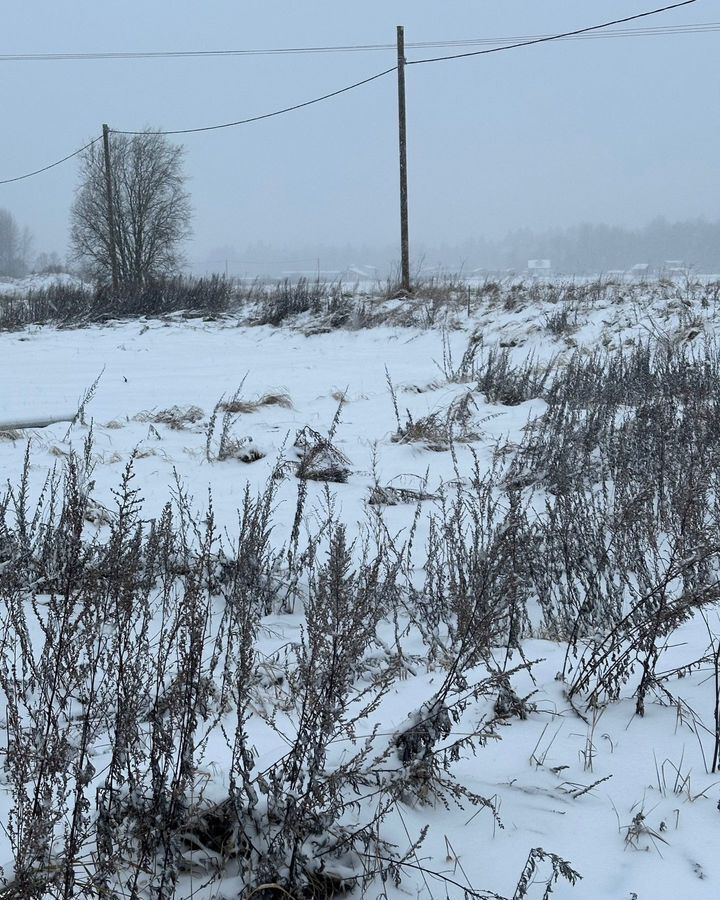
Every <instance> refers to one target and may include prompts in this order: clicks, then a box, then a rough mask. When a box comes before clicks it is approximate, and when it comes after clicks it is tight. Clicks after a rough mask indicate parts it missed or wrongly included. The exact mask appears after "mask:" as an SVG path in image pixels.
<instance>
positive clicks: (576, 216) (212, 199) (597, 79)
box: [0, 0, 720, 270]
mask: <svg viewBox="0 0 720 900" xmlns="http://www.w3.org/2000/svg"><path fill="white" fill-rule="evenodd" d="M652 5H653V4H652V0H644V2H640V0H633V2H627V0H624V2H618V0H606V2H603V3H602V4H597V3H594V4H590V3H577V2H573V0H546V2H544V3H537V2H535V0H505V2H503V3H502V4H500V3H495V4H490V3H477V2H475V0H472V2H470V0H468V2H458V0H449V2H444V3H442V4H439V3H437V2H430V0H405V2H395V3H387V2H385V0H382V2H381V0H366V2H365V3H362V4H338V3H337V2H336V0H335V2H329V0H318V2H314V3H312V4H298V3H294V2H287V0H272V2H268V0H265V2H259V0H255V2H246V3H243V4H239V3H237V2H234V0H218V2H215V3H213V4H211V5H207V4H198V3H196V2H190V0H175V2H173V3H172V4H169V3H163V4H157V3H155V4H150V3H147V2H140V0H123V2H122V3H120V2H117V0H105V2H103V3H97V2H96V0H92V2H91V0H76V2H73V3H72V4H59V3H57V2H54V0H35V2H33V3H32V4H29V3H28V4H21V3H19V2H6V3H5V4H3V6H4V9H3V26H2V41H1V43H0V53H17V52H40V51H48V52H52V51H58V52H62V51H68V52H92V51H118V50H178V49H180V50H185V49H218V48H227V49H237V48H250V47H282V46H303V45H327V44H333V45H334V44H349V43H356V44H362V43H376V42H392V41H393V40H394V36H395V26H396V24H404V25H405V26H406V32H407V40H408V41H409V42H415V41H428V40H449V39H468V38H480V37H496V36H497V37H502V36H506V35H526V34H538V33H548V32H554V31H561V30H567V29H571V28H577V27H582V26H586V25H590V24H593V23H595V22H598V21H602V20H606V19H610V18H613V17H616V16H626V15H631V14H633V13H635V12H640V11H642V10H643V9H647V8H649V7H651V6H652ZM717 11H718V4H717V3H716V2H712V0H699V2H698V3H696V4H695V5H693V6H690V7H687V8H686V9H683V10H679V11H676V12H673V13H669V14H667V15H663V16H660V17H657V18H656V19H652V20H647V21H646V23H645V24H652V25H672V24H687V23H692V22H705V21H711V20H713V19H717ZM717 40H718V35H717V34H716V33H708V34H693V35H682V34H680V35H670V36H662V37H652V38H650V37H645V38H633V39H627V38H621V39H617V40H584V41H576V42H564V43H557V44H550V45H544V46H539V47H532V48H527V49H522V50H516V51H512V52H508V53H502V54H497V55H493V56H488V57H480V58H475V59H467V60H458V61H454V62H447V63H442V64H438V65H427V66H417V67H412V68H410V69H409V70H408V113H409V137H410V165H409V170H410V192H411V196H410V203H411V208H410V212H411V235H412V239H413V242H414V244H415V245H417V244H424V245H426V246H430V247H433V248H440V247H442V246H448V245H449V246H456V245H461V244H462V243H463V242H465V241H468V240H470V241H473V240H477V239H481V238H487V239H498V238H500V237H501V236H502V235H504V234H505V233H506V232H508V231H511V230H513V229H516V228H530V229H535V230H540V231H542V230H545V229H548V228H557V227H566V226H572V225H574V224H576V223H580V222H586V221H588V222H607V223H612V224H616V225H622V226H625V227H630V228H633V227H636V226H640V225H643V224H645V223H647V222H649V221H650V220H652V219H653V218H655V217H657V216H664V217H666V218H667V219H668V220H671V221H672V220H685V219H693V218H696V217H705V218H707V219H709V220H716V219H717V218H718V198H719V197H720V169H719V168H718V165H717V160H718V158H720V129H719V128H718V123H717V97H718V86H719V83H720V74H719V72H718V67H717ZM435 52H436V51H434V52H433V55H434V53H435ZM421 53H422V51H417V50H410V51H408V57H409V58H411V59H412V58H418V56H419V55H421ZM393 64H394V54H393V52H392V51H383V52H375V53H356V54H328V55H317V56H252V57H242V58H237V57H226V58H212V59H192V60H189V59H177V60H136V61H95V62H80V61H67V62H66V61H63V62H5V61H3V62H0V84H1V85H2V96H3V126H4V128H3V131H4V140H3V142H2V147H1V148H0V179H2V178H6V177H12V176H14V175H17V174H21V173H23V172H25V171H28V170H30V169H34V168H36V167H39V166H42V165H44V164H46V163H48V162H51V161H53V160H55V159H57V158H59V157H60V156H63V155H64V154H66V153H68V152H70V151H72V150H73V149H75V148H76V147H78V146H80V145H81V144H83V143H84V142H86V141H87V140H89V139H91V138H92V137H94V136H96V135H97V134H98V133H99V132H100V127H101V124H102V123H103V122H108V123H109V124H110V125H111V126H112V127H115V128H119V129H124V128H129V129H134V128H142V127H144V126H154V127H159V128H169V129H174V128H186V127H194V126H202V125H209V124H214V123H219V122H223V121H228V120H233V119H237V118H242V117H245V116H249V115H255V114H258V113H263V112H266V111H269V110H273V109H276V108H279V107H284V106H286V105H288V104H293V103H296V102H300V101H303V100H306V99H309V98H311V97H314V96H316V95H319V94H323V93H325V92H327V91H330V90H333V89H336V88H340V87H343V86H344V85H347V84H349V83H351V82H353V81H355V80H358V79H362V78H365V77H367V76H369V75H371V74H373V73H375V72H377V71H380V70H382V69H384V68H387V67H389V66H392V65H393ZM396 116H397V112H396V94H395V83H394V80H393V76H389V77H387V78H385V79H383V80H380V81H377V82H375V83H373V84H370V85H367V86H366V87H363V88H361V89H359V90H357V91H354V92H352V93H349V94H346V95H344V96H342V97H339V98H336V99H334V100H330V101H328V102H326V103H323V104H319V105H317V106H314V107H311V108H309V109H306V110H302V111H300V112H296V113H291V114H289V115H287V116H282V117H279V118H275V119H271V120H269V121H265V122H260V123H257V124H255V125H251V126H247V127H240V128H235V129H227V130H223V131H217V132H211V133H207V134H200V135H194V136H193V135H191V136H187V137H186V138H183V139H182V140H183V141H184V143H185V146H186V148H187V160H186V166H187V173H188V175H189V177H190V182H189V187H190V190H191V193H192V198H193V205H194V209H195V219H194V230H195V237H194V240H193V241H192V243H191V244H190V245H189V247H188V258H189V260H190V261H191V263H192V264H193V265H194V268H195V269H196V270H197V269H198V268H203V267H204V261H205V260H208V259H213V258H217V257H218V256H219V257H220V261H219V262H218V264H217V267H218V268H219V269H222V268H223V265H224V263H223V262H222V258H223V255H231V254H236V255H239V256H242V255H243V254H245V253H246V252H247V248H248V247H251V246H252V245H255V246H257V245H258V244H262V243H264V244H266V245H268V246H269V247H271V248H276V249H277V250H278V252H282V253H283V254H285V253H287V254H288V255H289V256H290V257H292V256H293V255H298V254H299V255H301V256H302V255H304V253H308V254H312V255H314V253H313V251H312V249H309V248H314V247H317V246H322V245H325V246H327V245H333V246H342V245H347V244H351V245H354V246H355V247H360V246H362V245H372V246H382V247H387V246H390V247H392V246H394V245H395V241H396V233H397V219H398V214H397V132H396ZM75 182H76V167H75V164H74V163H73V162H70V163H68V164H66V165H64V166H62V167H59V168H58V169H55V170H53V171H51V172H48V173H46V174H44V175H42V176H39V177H37V178H34V179H30V180H28V181H23V182H19V183H18V184H15V185H8V186H2V187H0V207H3V208H7V209H9V210H11V211H12V213H13V214H14V215H15V217H16V218H17V220H18V221H19V222H20V224H21V225H27V226H29V227H30V229H31V230H32V231H33V232H34V234H35V235H36V248H37V249H38V250H58V251H59V252H61V253H64V252H65V250H66V243H67V217H68V209H69V206H70V202H71V199H72V192H73V188H74V185H75ZM301 250H302V251H303V252H300V251H301ZM347 261H348V262H350V261H351V260H347ZM355 261H356V262H362V260H355ZM368 261H369V260H368ZM303 265H305V264H304V263H303ZM314 265H315V263H314V262H313V261H310V262H309V263H307V267H308V268H312V267H313V266H314Z"/></svg>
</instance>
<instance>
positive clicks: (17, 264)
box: [0, 209, 32, 278]
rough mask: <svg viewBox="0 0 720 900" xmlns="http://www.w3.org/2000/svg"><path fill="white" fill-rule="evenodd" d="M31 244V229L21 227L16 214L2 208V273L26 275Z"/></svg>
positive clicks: (0, 240)
mask: <svg viewBox="0 0 720 900" xmlns="http://www.w3.org/2000/svg"><path fill="white" fill-rule="evenodd" d="M31 246H32V235H31V233H30V231H29V229H28V228H23V229H20V227H19V225H18V223H17V222H16V220H15V216H13V214H12V213H11V212H10V211H9V210H7V209H0V275H10V276H11V277H13V278H16V277H18V276H20V275H25V273H26V272H27V270H28V259H29V255H30V249H31Z"/></svg>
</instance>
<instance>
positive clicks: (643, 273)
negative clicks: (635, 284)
mask: <svg viewBox="0 0 720 900" xmlns="http://www.w3.org/2000/svg"><path fill="white" fill-rule="evenodd" d="M649 271H650V263H635V265H634V266H630V275H631V276H632V277H633V278H647V276H648V273H649Z"/></svg>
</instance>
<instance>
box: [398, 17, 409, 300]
mask: <svg viewBox="0 0 720 900" xmlns="http://www.w3.org/2000/svg"><path fill="white" fill-rule="evenodd" d="M397 54H398V65H397V71H398V124H399V135H400V255H401V285H400V286H401V288H402V290H403V291H406V292H407V293H408V294H409V293H410V291H411V287H410V236H409V227H408V178H407V117H406V113H405V29H404V28H403V26H402V25H398V27H397Z"/></svg>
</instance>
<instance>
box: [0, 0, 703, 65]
mask: <svg viewBox="0 0 720 900" xmlns="http://www.w3.org/2000/svg"><path fill="white" fill-rule="evenodd" d="M690 2H695V0H690ZM671 8H672V7H671ZM650 14H651V13H644V14H643V15H650ZM618 21H619V22H622V21H627V20H618ZM604 27H606V26H594V28H595V29H598V28H604ZM717 31H720V22H698V23H695V24H689V25H660V26H656V27H645V28H625V29H615V30H614V31H606V32H599V33H598V32H596V33H592V32H588V31H585V30H580V31H578V32H568V33H566V34H564V35H553V34H528V35H513V36H506V37H486V38H466V39H459V40H447V41H415V42H408V43H407V44H406V47H407V49H412V50H431V49H440V48H449V47H477V46H497V47H498V49H505V46H504V45H507V44H513V45H514V44H521V45H527V44H528V43H529V42H534V41H537V42H540V41H548V40H581V39H590V38H593V39H597V38H603V39H608V38H621V37H662V36H664V35H676V34H703V33H709V32H717ZM395 49H396V46H395V44H340V45H335V46H327V47H312V46H310V47H276V48H256V49H253V48H250V49H244V50H243V49H224V50H121V51H96V52H90V53H70V52H68V53H5V54H0V62H93V61H102V60H110V61H112V60H140V59H160V60H162V59H208V58H214V57H243V56H283V55H301V54H308V55H311V54H324V53H368V52H382V51H391V50H395Z"/></svg>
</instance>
